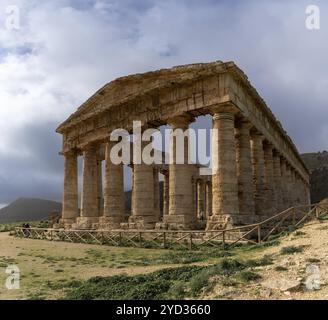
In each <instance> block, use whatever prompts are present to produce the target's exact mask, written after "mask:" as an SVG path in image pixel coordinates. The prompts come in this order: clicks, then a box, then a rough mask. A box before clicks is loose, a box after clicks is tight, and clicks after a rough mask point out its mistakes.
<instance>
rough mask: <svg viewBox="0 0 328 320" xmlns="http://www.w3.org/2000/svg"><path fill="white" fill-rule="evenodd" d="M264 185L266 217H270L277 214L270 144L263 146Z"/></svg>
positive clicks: (271, 147)
mask: <svg viewBox="0 0 328 320" xmlns="http://www.w3.org/2000/svg"><path fill="white" fill-rule="evenodd" d="M264 167H265V175H264V183H265V193H266V215H267V216H268V217H271V216H273V215H275V214H276V213H277V208H276V195H275V192H274V191H275V189H274V178H273V146H272V144H270V143H266V144H265V146H264Z"/></svg>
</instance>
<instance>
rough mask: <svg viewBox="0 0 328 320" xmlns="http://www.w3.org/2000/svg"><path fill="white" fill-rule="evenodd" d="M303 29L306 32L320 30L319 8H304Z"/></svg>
mask: <svg viewBox="0 0 328 320" xmlns="http://www.w3.org/2000/svg"><path fill="white" fill-rule="evenodd" d="M305 14H306V18H305V27H306V28H307V29H308V30H319V29H320V8H319V7H318V6H316V5H314V4H311V5H308V6H307V7H306V8H305Z"/></svg>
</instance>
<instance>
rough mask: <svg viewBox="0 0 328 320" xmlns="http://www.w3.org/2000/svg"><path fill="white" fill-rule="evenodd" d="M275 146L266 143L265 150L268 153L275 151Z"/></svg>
mask: <svg viewBox="0 0 328 320" xmlns="http://www.w3.org/2000/svg"><path fill="white" fill-rule="evenodd" d="M273 149H274V146H273V144H272V143H271V142H268V141H265V142H264V150H266V151H273Z"/></svg>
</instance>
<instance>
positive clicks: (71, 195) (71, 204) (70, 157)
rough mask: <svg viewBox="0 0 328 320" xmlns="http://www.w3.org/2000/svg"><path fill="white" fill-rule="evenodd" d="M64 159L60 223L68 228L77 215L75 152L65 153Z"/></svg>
mask: <svg viewBox="0 0 328 320" xmlns="http://www.w3.org/2000/svg"><path fill="white" fill-rule="evenodd" d="M64 159H65V160H64V194H63V209H62V217H61V221H60V224H61V225H62V226H63V227H65V228H69V227H70V226H71V224H72V223H74V222H75V221H76V218H77V217H78V215H79V208H78V173H77V153H76V152H73V151H71V152H68V153H65V154H64Z"/></svg>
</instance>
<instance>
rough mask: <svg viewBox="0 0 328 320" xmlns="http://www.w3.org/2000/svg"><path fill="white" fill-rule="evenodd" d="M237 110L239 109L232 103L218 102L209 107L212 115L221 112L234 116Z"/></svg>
mask: <svg viewBox="0 0 328 320" xmlns="http://www.w3.org/2000/svg"><path fill="white" fill-rule="evenodd" d="M238 112H239V110H238V109H237V107H236V106H235V105H233V104H232V103H225V104H219V105H216V106H213V107H211V113H212V115H213V117H214V116H215V114H221V113H226V114H232V115H233V116H234V115H236V114H237V113H238Z"/></svg>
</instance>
